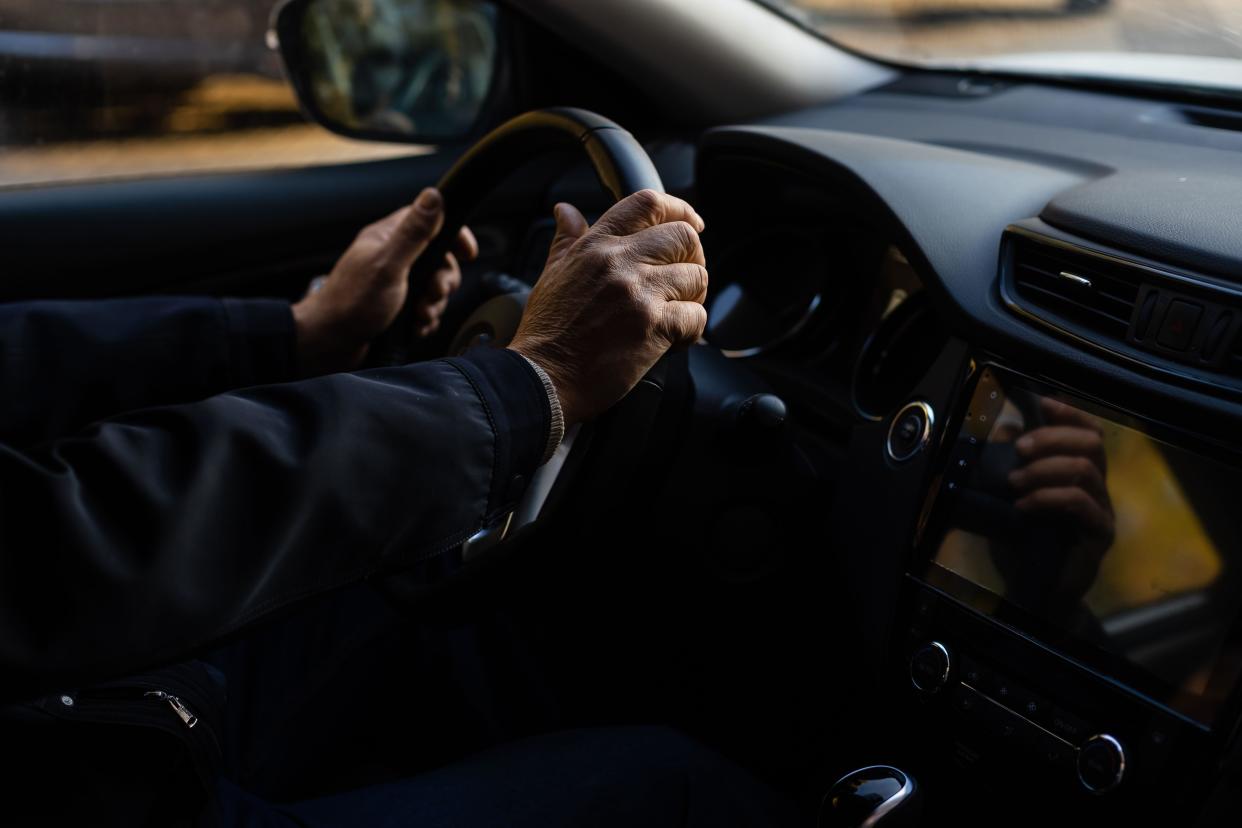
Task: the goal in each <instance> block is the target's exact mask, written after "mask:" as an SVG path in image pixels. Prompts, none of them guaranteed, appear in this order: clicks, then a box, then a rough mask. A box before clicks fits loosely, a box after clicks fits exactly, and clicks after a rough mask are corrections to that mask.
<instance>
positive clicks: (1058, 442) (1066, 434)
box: [1014, 426, 1104, 468]
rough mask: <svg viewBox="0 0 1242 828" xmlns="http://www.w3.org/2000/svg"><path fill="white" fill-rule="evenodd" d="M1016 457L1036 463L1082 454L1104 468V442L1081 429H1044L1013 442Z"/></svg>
mask: <svg viewBox="0 0 1242 828" xmlns="http://www.w3.org/2000/svg"><path fill="white" fill-rule="evenodd" d="M1014 448H1015V449H1017V452H1018V456H1019V457H1021V458H1023V459H1024V460H1027V461H1031V460H1038V459H1039V458H1040V457H1051V456H1054V455H1058V454H1068V455H1081V456H1084V457H1088V458H1090V459H1091V460H1093V461H1095V462H1096V463H1097V464H1099V466H1100V467H1101V468H1103V467H1104V440H1103V438H1102V437H1101V435H1100V433H1099V432H1098V431H1094V430H1092V429H1089V428H1082V427H1080V426H1043V427H1041V428H1037V429H1035V430H1034V431H1029V432H1027V433H1026V434H1023V435H1022V436H1021V437H1019V438H1018V439H1017V441H1016V442H1015V443H1014Z"/></svg>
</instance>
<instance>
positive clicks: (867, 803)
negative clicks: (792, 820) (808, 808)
mask: <svg viewBox="0 0 1242 828" xmlns="http://www.w3.org/2000/svg"><path fill="white" fill-rule="evenodd" d="M919 804H920V803H919V801H918V786H917V785H915V783H914V777H912V776H910V775H909V774H908V773H905V772H903V771H900V770H898V769H897V768H893V767H889V766H888V765H872V766H871V767H866V768H861V769H860V770H856V771H854V772H853V773H847V774H846V775H845V776H843V777H841V778H840V779H839V780H837V783H836V784H835V785H833V786H832V788H830V789H829V791H828V795H827V796H825V797H824V801H823V803H822V804H821V805H820V807H819V828H908V827H909V826H913V825H916V824H917V821H918V816H919Z"/></svg>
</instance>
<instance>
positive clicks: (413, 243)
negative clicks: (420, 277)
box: [388, 187, 444, 271]
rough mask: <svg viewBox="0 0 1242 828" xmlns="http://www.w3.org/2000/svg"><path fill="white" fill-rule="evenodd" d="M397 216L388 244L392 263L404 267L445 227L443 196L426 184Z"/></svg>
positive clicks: (406, 267) (407, 267)
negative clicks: (412, 201) (426, 186)
mask: <svg viewBox="0 0 1242 828" xmlns="http://www.w3.org/2000/svg"><path fill="white" fill-rule="evenodd" d="M399 216H400V217H399V219H398V220H397V222H396V226H395V227H394V228H393V231H392V234H391V236H390V237H389V239H388V245H389V253H390V255H391V256H392V261H393V264H394V265H395V266H396V267H397V268H399V269H401V270H402V271H404V270H408V269H409V268H410V266H411V265H413V264H414V260H415V259H417V258H418V257H419V256H421V255H422V254H423V251H424V250H426V249H427V245H428V244H430V243H431V240H432V239H434V238H435V237H436V236H437V235H439V233H440V230H441V229H442V228H443V227H444V200H443V199H442V198H441V197H440V192H439V191H438V190H436V189H435V188H434V187H428V188H427V189H425V190H423V191H422V192H421V193H419V194H418V198H417V199H415V200H414V203H413V204H412V205H410V206H409V207H407V208H406V209H405V210H404V211H403V212H401V213H399ZM390 218H392V217H390Z"/></svg>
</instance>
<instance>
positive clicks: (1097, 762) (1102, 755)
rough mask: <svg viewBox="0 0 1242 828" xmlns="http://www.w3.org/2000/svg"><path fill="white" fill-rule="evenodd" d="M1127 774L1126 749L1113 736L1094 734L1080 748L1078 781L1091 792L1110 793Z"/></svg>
mask: <svg viewBox="0 0 1242 828" xmlns="http://www.w3.org/2000/svg"><path fill="white" fill-rule="evenodd" d="M1125 774H1126V752H1125V749H1124V748H1123V747H1122V746H1121V742H1119V741H1117V739H1115V738H1113V737H1112V736H1109V735H1108V734H1106V733H1104V734H1100V735H1098V736H1092V737H1091V738H1090V739H1088V740H1087V743H1086V744H1085V745H1083V746H1082V748H1080V749H1079V751H1078V781H1079V782H1081V783H1082V786H1083V787H1084V788H1086V789H1087V790H1088V791H1090V792H1091V793H1094V794H1103V793H1108V792H1109V791H1111V790H1112V789H1113V788H1115V787H1117V786H1118V785H1120V784H1121V780H1122V779H1123V778H1125Z"/></svg>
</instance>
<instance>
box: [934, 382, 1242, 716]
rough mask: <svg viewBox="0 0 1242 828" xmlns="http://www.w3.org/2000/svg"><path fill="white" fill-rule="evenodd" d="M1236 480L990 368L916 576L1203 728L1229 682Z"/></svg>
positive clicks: (1222, 466) (1237, 562)
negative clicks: (924, 566) (925, 563)
mask: <svg viewBox="0 0 1242 828" xmlns="http://www.w3.org/2000/svg"><path fill="white" fill-rule="evenodd" d="M1240 482H1242V481H1240V476H1239V470H1238V469H1237V468H1236V467H1234V466H1232V465H1227V464H1226V463H1224V462H1221V461H1220V460H1218V459H1215V458H1212V457H1210V456H1208V455H1207V453H1200V452H1192V451H1190V450H1187V449H1185V448H1179V447H1177V446H1174V445H1172V444H1171V443H1169V442H1165V441H1163V440H1161V439H1159V438H1157V437H1156V436H1153V432H1152V431H1151V430H1150V429H1147V428H1144V427H1142V426H1140V425H1139V424H1137V423H1134V422H1125V421H1124V418H1123V417H1122V416H1121V415H1118V414H1115V413H1113V414H1110V413H1108V412H1106V411H1104V410H1103V409H1099V408H1096V407H1093V406H1091V405H1090V404H1088V403H1084V402H1081V401H1075V400H1074V399H1073V398H1070V397H1068V396H1065V395H1062V394H1059V393H1057V392H1055V391H1052V390H1051V389H1044V388H1042V387H1041V386H1039V385H1038V384H1036V383H1034V382H1032V381H1029V380H1025V379H1020V378H1017V377H1016V376H1013V375H1011V374H1009V373H1007V372H1003V371H1000V370H999V369H995V368H987V369H984V370H983V371H982V373H981V375H980V378H979V381H978V383H977V385H976V386H975V390H974V392H973V394H972V397H971V400H970V402H969V406H968V410H967V412H966V413H965V415H964V418H963V420H962V423H961V427H960V430H959V433H958V434H957V436H956V438H955V440H954V442H953V443H952V445H951V446H950V452H949V458H948V461H947V466H946V468H945V471H944V474H943V476H942V479H941V480H940V485H939V487H938V494H937V499H936V503H935V505H934V508H933V510H932V512H931V514H930V518H929V522H928V524H927V526H926V529H925V532H924V535H923V537H924V541H923V547H924V548H925V549H927V550H928V551H929V563H928V568H927V571H926V573H925V577H926V579H927V580H928V581H929V582H931V583H932V584H933V585H935V586H938V587H940V588H941V589H944V590H945V591H947V592H949V593H950V594H953V595H955V596H956V597H958V598H959V599H960V600H963V601H964V602H966V603H968V604H970V605H972V606H973V607H975V609H977V610H980V611H982V612H985V613H987V614H990V615H992V616H994V617H997V618H998V619H999V620H1001V621H1002V622H1004V623H1007V624H1009V625H1011V626H1015V627H1018V628H1020V629H1022V630H1023V631H1024V632H1027V633H1029V634H1032V635H1033V636H1034V637H1036V638H1037V639H1039V640H1041V641H1043V642H1044V643H1045V644H1048V645H1049V646H1052V647H1054V648H1057V649H1061V650H1063V651H1066V652H1067V654H1068V655H1070V656H1071V657H1076V658H1078V659H1080V660H1082V661H1084V662H1085V663H1087V664H1088V666H1091V667H1093V668H1095V669H1097V670H1099V671H1100V672H1103V673H1105V674H1107V675H1109V676H1110V677H1112V678H1115V679H1118V680H1120V681H1122V682H1123V683H1126V684H1129V685H1131V686H1133V687H1135V689H1137V690H1139V691H1140V692H1143V693H1145V694H1146V695H1148V696H1150V697H1152V698H1154V699H1155V700H1157V701H1159V702H1161V703H1164V704H1166V705H1168V706H1169V707H1171V708H1173V709H1175V710H1178V711H1180V712H1182V713H1185V714H1187V715H1189V716H1191V717H1193V718H1196V719H1197V720H1199V721H1201V722H1204V723H1206V724H1210V723H1211V720H1212V719H1213V717H1214V716H1215V714H1216V712H1217V710H1218V708H1219V707H1220V705H1221V703H1222V702H1223V701H1224V700H1225V698H1226V697H1227V696H1228V695H1229V693H1230V691H1231V690H1232V688H1233V685H1234V683H1235V681H1236V680H1237V678H1238V675H1239V671H1240V670H1242V639H1240V638H1239V636H1238V635H1237V634H1236V631H1235V630H1234V625H1235V622H1236V620H1237V618H1238V615H1239V609H1240V608H1242V497H1239V491H1240V488H1242V487H1240V486H1239V483H1240Z"/></svg>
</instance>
